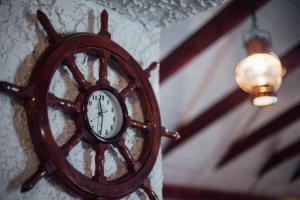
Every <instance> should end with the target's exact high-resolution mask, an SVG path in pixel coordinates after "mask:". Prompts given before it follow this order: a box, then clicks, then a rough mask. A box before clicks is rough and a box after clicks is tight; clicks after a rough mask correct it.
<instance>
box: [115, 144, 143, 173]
mask: <svg viewBox="0 0 300 200" xmlns="http://www.w3.org/2000/svg"><path fill="white" fill-rule="evenodd" d="M117 148H118V150H119V152H120V153H121V155H122V156H123V158H124V159H125V161H126V162H127V165H128V169H129V170H133V171H137V170H138V168H139V163H138V162H136V161H135V159H134V158H133V157H132V155H131V153H130V151H129V149H128V148H127V147H126V145H125V142H124V140H123V139H121V140H120V141H119V142H118V145H117Z"/></svg>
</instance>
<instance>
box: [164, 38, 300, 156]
mask: <svg viewBox="0 0 300 200" xmlns="http://www.w3.org/2000/svg"><path fill="white" fill-rule="evenodd" d="M299 58H300V43H298V44H297V45H296V46H294V47H293V48H291V49H290V50H289V51H288V52H287V53H286V54H284V55H283V56H282V57H281V58H280V59H281V62H282V65H283V66H285V68H286V71H287V74H286V75H288V74H289V73H290V72H292V71H293V70H294V69H296V67H297V66H298V65H299V64H300V59H299ZM246 99H248V94H246V93H245V92H243V91H242V90H241V89H239V88H237V89H235V90H234V91H232V92H231V93H230V94H229V95H227V96H226V97H224V98H222V99H221V100H220V101H218V102H217V103H215V104H214V105H212V106H211V107H209V108H208V109H207V110H205V111H204V112H203V113H200V114H199V115H198V116H197V117H196V118H194V119H193V120H192V121H191V122H190V123H187V124H186V125H183V126H181V127H179V128H178V129H177V131H178V132H179V133H180V135H181V139H180V140H176V141H171V142H169V143H168V144H167V145H166V147H165V148H164V150H163V154H164V155H167V154H168V153H170V152H171V151H172V150H173V149H174V148H176V147H177V146H179V145H180V144H182V143H184V142H185V141H187V140H188V139H189V138H191V137H192V136H194V135H196V133H198V132H199V131H200V130H202V129H204V128H205V127H207V126H208V125H210V124H211V123H213V122H215V121H216V120H218V119H219V118H221V117H222V116H224V115H225V114H226V113H228V112H230V111H232V110H233V108H235V107H236V106H238V105H239V104H240V103H242V102H243V101H245V100H246Z"/></svg>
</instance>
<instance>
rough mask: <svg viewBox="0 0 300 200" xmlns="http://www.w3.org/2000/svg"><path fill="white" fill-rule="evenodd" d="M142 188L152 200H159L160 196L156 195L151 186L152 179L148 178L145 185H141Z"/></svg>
mask: <svg viewBox="0 0 300 200" xmlns="http://www.w3.org/2000/svg"><path fill="white" fill-rule="evenodd" d="M141 188H142V189H143V190H144V191H145V193H146V194H147V195H148V197H149V199H150V200H159V199H158V196H157V195H156V193H155V192H154V191H153V189H152V187H151V184H150V179H149V178H147V179H146V180H145V181H144V183H143V184H142V185H141Z"/></svg>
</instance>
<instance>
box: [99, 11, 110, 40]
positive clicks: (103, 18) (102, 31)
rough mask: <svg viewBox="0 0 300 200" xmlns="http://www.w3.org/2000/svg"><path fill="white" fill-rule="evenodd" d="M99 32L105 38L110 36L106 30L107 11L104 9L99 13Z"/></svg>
mask: <svg viewBox="0 0 300 200" xmlns="http://www.w3.org/2000/svg"><path fill="white" fill-rule="evenodd" d="M99 34H101V35H102V36H104V37H107V38H110V37H111V35H110V33H109V32H108V13H107V11H106V10H103V11H102V13H101V27H100V32H99Z"/></svg>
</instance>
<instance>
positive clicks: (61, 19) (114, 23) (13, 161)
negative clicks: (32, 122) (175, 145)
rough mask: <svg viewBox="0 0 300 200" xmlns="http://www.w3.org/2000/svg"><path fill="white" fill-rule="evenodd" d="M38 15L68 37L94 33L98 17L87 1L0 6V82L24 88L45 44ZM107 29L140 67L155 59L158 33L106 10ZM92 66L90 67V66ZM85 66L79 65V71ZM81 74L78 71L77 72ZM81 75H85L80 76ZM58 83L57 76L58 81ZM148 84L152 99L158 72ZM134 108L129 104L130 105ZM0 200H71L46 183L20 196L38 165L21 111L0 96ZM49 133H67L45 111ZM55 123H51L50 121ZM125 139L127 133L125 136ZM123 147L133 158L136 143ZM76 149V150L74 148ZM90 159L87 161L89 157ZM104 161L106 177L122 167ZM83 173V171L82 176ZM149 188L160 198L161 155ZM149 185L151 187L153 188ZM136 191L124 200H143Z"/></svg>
mask: <svg viewBox="0 0 300 200" xmlns="http://www.w3.org/2000/svg"><path fill="white" fill-rule="evenodd" d="M37 9H41V10H43V11H44V12H45V13H46V14H47V15H48V17H49V18H50V20H51V22H52V23H53V25H54V27H55V28H56V30H57V31H58V32H59V33H73V32H94V33H96V32H98V31H99V15H100V12H101V11H102V10H103V7H102V6H99V5H98V4H96V3H94V2H93V1H88V2H85V3H84V4H83V3H82V1H79V0H57V1H55V0H53V1H50V0H48V1H47V0H45V1H41V0H33V1H28V0H18V1H9V0H7V1H0V44H1V48H0V80H1V81H8V82H12V83H15V84H18V85H25V84H26V81H27V79H28V77H29V75H30V72H31V69H32V66H33V64H34V63H35V61H36V60H37V58H38V57H39V55H40V53H41V52H42V51H43V50H44V49H45V47H46V46H47V45H48V44H47V40H46V38H45V32H44V30H43V29H42V28H41V26H40V25H39V24H37V20H36V15H35V13H36V10H37ZM108 12H109V17H110V19H109V30H110V32H111V33H112V39H113V40H114V41H116V42H117V43H118V44H120V45H121V46H123V47H124V48H125V49H126V50H128V51H129V52H130V53H131V54H132V55H133V57H134V58H135V59H136V60H137V61H138V62H139V63H140V64H141V65H142V66H143V67H144V68H145V67H146V66H148V65H149V64H150V63H151V62H153V61H155V60H157V59H158V53H159V51H158V49H159V29H157V28H151V31H149V29H148V30H146V29H145V27H144V26H143V25H142V24H141V23H140V22H133V21H131V20H128V19H127V18H126V17H124V16H121V15H119V14H117V13H116V12H115V11H112V10H110V9H108ZM79 59H80V58H79ZM96 64H97V63H93V65H96ZM87 65H88V64H87V63H85V62H83V64H82V69H84V66H87ZM83 71H84V70H83ZM84 73H85V75H86V76H88V75H87V73H88V71H84ZM58 79H59V77H58ZM151 82H152V84H153V87H154V89H155V92H156V93H157V94H158V73H157V71H156V72H155V73H152V77H151ZM61 84H65V86H68V82H66V81H65V79H61V81H59V80H58V81H57V82H56V83H54V84H53V85H52V87H51V88H52V89H53V91H54V92H56V93H59V94H62V95H66V94H67V93H68V92H69V91H66V90H63V89H62V88H63V87H60V86H61ZM133 104H134V102H133ZM0 110H1V112H0V152H1V153H0V199H7V200H16V199H56V200H58V199H74V198H75V197H72V196H70V195H69V194H68V193H67V192H66V191H64V190H63V189H62V188H61V186H60V185H56V184H55V182H54V181H53V180H52V179H51V178H44V179H42V180H41V181H40V182H39V183H38V184H37V185H36V186H35V187H34V188H33V189H32V190H31V191H30V192H28V193H26V194H21V193H20V192H19V191H20V186H21V184H22V183H23V182H24V180H26V179H27V178H28V177H29V176H30V175H31V174H32V173H33V172H34V171H35V169H36V167H37V165H38V161H37V158H36V155H35V153H34V151H33V147H32V144H31V141H30V138H29V132H28V130H27V125H26V117H25V112H24V109H23V107H22V106H19V105H18V104H17V103H16V102H15V101H14V100H11V99H10V98H9V97H7V96H5V95H3V94H0ZM132 113H133V114H135V115H137V117H139V116H138V115H139V111H138V108H136V106H135V105H132ZM49 116H50V117H49V119H50V120H51V125H52V129H53V130H54V129H55V130H58V132H59V130H60V129H61V130H69V129H71V128H72V125H71V124H70V123H68V121H64V120H59V121H63V122H65V124H66V125H63V124H61V122H59V121H57V119H59V118H60V117H62V116H61V115H60V113H55V111H53V112H52V110H50V111H49ZM55 119H56V120H55ZM129 135H130V133H129ZM126 144H127V145H128V146H131V147H132V153H137V152H136V151H138V150H139V148H138V147H137V148H135V149H133V148H134V146H135V145H138V142H136V141H133V140H132V138H130V137H127V141H126ZM76 148H77V150H81V149H82V147H81V146H79V147H78V146H77V147H76ZM70 157H71V159H73V160H74V161H75V162H76V163H77V165H79V166H78V167H79V168H83V170H85V168H86V164H87V163H88V162H89V161H88V160H85V159H84V155H81V154H76V151H75V153H74V152H73V153H71V156H70ZM89 157H92V156H89ZM106 157H107V158H106V160H105V167H106V168H107V169H106V175H111V176H113V175H114V174H117V173H119V172H120V171H122V169H123V168H124V166H123V165H121V164H117V163H116V162H115V161H114V160H115V159H114V158H115V157H116V155H114V154H113V153H112V152H111V151H108V152H107V155H106ZM85 172H86V173H89V172H88V170H87V171H85ZM151 180H152V185H153V186H154V189H155V191H156V192H157V193H158V195H159V196H160V198H161V199H162V197H161V188H162V172H161V156H159V158H158V161H157V163H156V165H155V168H154V170H153V172H152V173H151ZM153 183H155V184H153ZM145 198H146V197H145V195H144V194H143V193H141V192H138V193H135V194H132V195H130V197H129V198H128V199H145Z"/></svg>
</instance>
